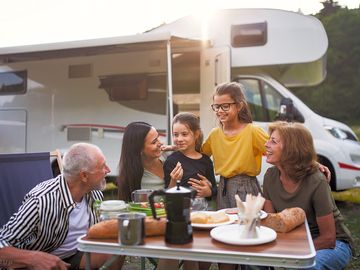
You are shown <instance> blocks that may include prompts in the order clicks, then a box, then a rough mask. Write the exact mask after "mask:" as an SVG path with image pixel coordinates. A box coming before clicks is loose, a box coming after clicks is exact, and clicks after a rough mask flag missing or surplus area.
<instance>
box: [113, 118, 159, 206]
mask: <svg viewBox="0 0 360 270" xmlns="http://www.w3.org/2000/svg"><path fill="white" fill-rule="evenodd" d="M161 146H162V143H161V142H160V140H159V133H158V132H157V131H156V129H155V128H154V127H153V126H151V125H150V124H148V123H145V122H132V123H130V124H129V125H128V126H127V127H126V129H125V133H124V136H123V143H122V148H121V157H120V163H119V170H120V172H119V179H118V187H119V189H118V192H119V199H121V200H124V201H130V200H131V193H132V192H133V191H134V190H137V189H161V188H164V171H163V161H164V159H165V158H164V157H163V156H162V151H161Z"/></svg>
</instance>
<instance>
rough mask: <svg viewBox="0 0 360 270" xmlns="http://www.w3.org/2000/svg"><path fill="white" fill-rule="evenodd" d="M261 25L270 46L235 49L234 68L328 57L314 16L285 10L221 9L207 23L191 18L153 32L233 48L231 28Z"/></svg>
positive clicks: (233, 53) (293, 62)
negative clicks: (262, 24)
mask: <svg viewBox="0 0 360 270" xmlns="http://www.w3.org/2000/svg"><path fill="white" fill-rule="evenodd" d="M204 22H205V23H204ZM262 22H266V24H267V43H266V44H265V45H263V46H253V47H240V48H234V47H232V48H231V65H232V67H249V66H266V65H280V64H295V63H308V62H313V61H316V60H318V59H320V58H322V57H323V56H324V55H325V53H326V50H327V47H328V39H327V35H326V32H325V29H324V27H323V25H322V24H321V22H320V21H319V20H318V19H316V18H315V17H313V16H307V15H302V14H299V13H296V12H291V11H285V10H276V9H228V10H219V11H217V12H216V13H214V14H213V15H212V16H211V18H209V19H208V20H207V21H201V20H199V19H198V18H196V17H194V16H188V17H184V18H181V19H179V20H177V21H175V22H173V23H170V24H166V25H163V26H160V27H158V28H156V29H154V30H152V31H151V32H152V33H163V32H170V33H171V34H172V35H174V36H177V37H183V38H189V39H202V38H205V39H209V40H211V41H212V42H213V44H214V46H216V47H220V46H231V26H232V25H245V24H253V23H262Z"/></svg>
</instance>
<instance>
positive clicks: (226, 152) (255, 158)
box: [201, 124, 269, 178]
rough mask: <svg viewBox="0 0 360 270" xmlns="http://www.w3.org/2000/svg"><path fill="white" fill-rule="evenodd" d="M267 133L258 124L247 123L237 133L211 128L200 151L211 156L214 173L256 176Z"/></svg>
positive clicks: (267, 137)
mask: <svg viewBox="0 0 360 270" xmlns="http://www.w3.org/2000/svg"><path fill="white" fill-rule="evenodd" d="M268 139H269V136H268V134H267V133H266V132H265V131H264V130H263V129H262V128H261V127H258V126H255V125H253V124H247V126H246V127H245V128H244V129H243V130H242V131H241V132H240V133H239V134H237V135H234V136H226V135H225V134H224V132H223V131H222V129H221V128H219V127H217V128H214V129H212V130H211V132H210V134H209V136H208V138H207V139H206V141H205V142H204V144H203V145H202V147H201V152H202V153H204V154H206V155H208V156H212V157H213V161H214V169H215V173H216V174H218V175H221V176H223V177H226V178H230V177H233V176H235V175H238V174H246V175H249V176H256V175H258V174H259V173H260V170H261V158H262V155H263V154H264V153H265V143H266V141H267V140H268Z"/></svg>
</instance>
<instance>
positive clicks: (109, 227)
mask: <svg viewBox="0 0 360 270" xmlns="http://www.w3.org/2000/svg"><path fill="white" fill-rule="evenodd" d="M165 227H166V219H165V218H161V219H160V220H156V219H153V218H152V217H146V218H145V235H146V236H155V235H164V234H165ZM118 231H119V226H118V221H117V219H109V220H104V221H101V222H99V223H96V224H94V225H93V226H91V227H90V228H89V230H88V232H87V237H88V238H89V239H117V238H118Z"/></svg>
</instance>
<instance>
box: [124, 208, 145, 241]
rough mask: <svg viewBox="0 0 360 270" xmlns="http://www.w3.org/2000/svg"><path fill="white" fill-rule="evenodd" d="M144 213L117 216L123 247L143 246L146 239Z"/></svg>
mask: <svg viewBox="0 0 360 270" xmlns="http://www.w3.org/2000/svg"><path fill="white" fill-rule="evenodd" d="M145 217H146V214H144V213H136V212H133V213H122V214H119V215H118V216H117V218H118V226H119V243H120V244H121V245H128V246H136V245H142V244H143V243H144V238H145Z"/></svg>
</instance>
